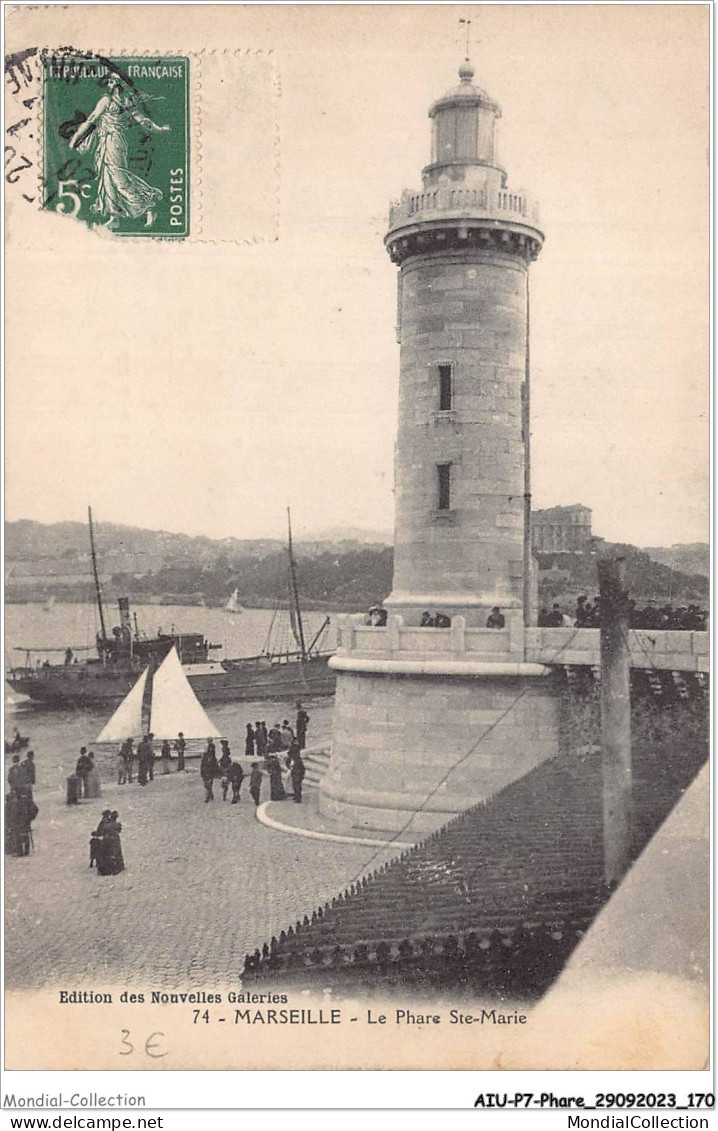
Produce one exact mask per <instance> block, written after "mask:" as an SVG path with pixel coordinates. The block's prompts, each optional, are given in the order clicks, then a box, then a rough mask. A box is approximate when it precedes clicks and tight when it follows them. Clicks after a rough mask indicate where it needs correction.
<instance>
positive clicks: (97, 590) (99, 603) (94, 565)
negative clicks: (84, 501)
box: [87, 507, 107, 644]
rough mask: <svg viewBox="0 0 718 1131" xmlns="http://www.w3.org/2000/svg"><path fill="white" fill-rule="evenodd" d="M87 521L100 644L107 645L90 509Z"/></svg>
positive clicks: (90, 509) (89, 509)
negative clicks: (98, 618) (100, 632)
mask: <svg viewBox="0 0 718 1131" xmlns="http://www.w3.org/2000/svg"><path fill="white" fill-rule="evenodd" d="M87 521H88V523H89V525H90V553H91V555H92V574H93V577H94V578H95V593H96V594H97V609H98V612H99V614H100V629H101V630H102V643H103V644H106V643H107V629H106V628H105V611H104V609H103V608H102V590H101V589H100V578H99V575H98V573H97V554H96V553H95V532H94V530H93V527H92V507H88V508H87Z"/></svg>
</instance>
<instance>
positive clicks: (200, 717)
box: [150, 648, 221, 741]
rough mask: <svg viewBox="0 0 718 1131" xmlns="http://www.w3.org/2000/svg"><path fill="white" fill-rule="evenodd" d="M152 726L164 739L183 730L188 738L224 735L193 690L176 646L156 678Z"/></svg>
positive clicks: (174, 735) (161, 666)
mask: <svg viewBox="0 0 718 1131" xmlns="http://www.w3.org/2000/svg"><path fill="white" fill-rule="evenodd" d="M150 730H151V731H152V733H153V735H154V737H155V739H159V740H160V741H163V740H164V739H165V738H167V739H173V738H176V737H177V735H178V733H179V731H182V733H183V734H184V736H185V738H186V739H188V740H189V739H192V738H220V737H221V731H219V730H217V727H216V726H215V725H214V723H213V722H212V721H211V720H210V718H209V717H208V715H207V714H206V712H205V710H204V707H203V706H202V705H201V703H200V702H199V700H198V698H197V696H196V695H195V693H194V691H193V690H192V686H191V684H190V682H189V680H188V679H187V676H186V675H185V673H184V671H183V670H182V665H181V663H180V660H179V656H178V655H177V649H176V648H172V650H171V651H170V652H168V653H167V655H166V656H165V658H164V660H163V661H162V663H161V664H160V666H159V668H158V669H157V671H156V672H155V675H154V679H153V680H152V707H151V712H150Z"/></svg>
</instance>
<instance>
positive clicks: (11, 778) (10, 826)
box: [5, 750, 39, 856]
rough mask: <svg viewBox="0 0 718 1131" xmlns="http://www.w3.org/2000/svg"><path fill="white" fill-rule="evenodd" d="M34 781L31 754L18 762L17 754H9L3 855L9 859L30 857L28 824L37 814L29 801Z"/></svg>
mask: <svg viewBox="0 0 718 1131" xmlns="http://www.w3.org/2000/svg"><path fill="white" fill-rule="evenodd" d="M36 780H37V776H36V770H35V753H34V751H32V750H28V752H27V754H26V755H25V758H24V759H23V761H22V762H21V761H20V755H19V754H13V758H12V762H11V764H10V769H9V770H8V775H7V784H8V788H9V792H8V793H7V794H6V795H5V852H6V853H7V854H8V855H9V856H29V855H30V850H31V848H32V822H33V821H34V820H35V818H36V817H37V814H38V812H39V809H38V807H37V805H36V804H35V799H34V797H33V789H34V787H35V782H36Z"/></svg>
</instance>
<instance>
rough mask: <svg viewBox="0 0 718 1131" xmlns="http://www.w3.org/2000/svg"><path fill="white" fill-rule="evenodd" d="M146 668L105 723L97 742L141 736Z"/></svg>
mask: <svg viewBox="0 0 718 1131" xmlns="http://www.w3.org/2000/svg"><path fill="white" fill-rule="evenodd" d="M148 670H149V669H148V668H145V670H144V671H143V673H142V675H141V676H140V678H139V679H138V680H137V683H136V684H135V685H134V687H132V688H131V689H130V690H129V691H128V692H127V695H125V698H124V699H123V700H122V702H121V703H120V705H119V707H118V708H117V710H116V711H115V713H114V715H112V717H111V718H110V719H109V720H108V721H107V722H106V723H105V725H104V727H103V728H102V730H101V731H100V733H99V734H98V736H97V739H96V741H97V742H98V743H99V742H124V740H125V739H126V738H134V739H138V738H140V737H141V735H142V700H143V699H144V695H145V684H146V683H147V672H148Z"/></svg>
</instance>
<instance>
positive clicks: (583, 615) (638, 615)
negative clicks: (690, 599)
mask: <svg viewBox="0 0 718 1131" xmlns="http://www.w3.org/2000/svg"><path fill="white" fill-rule="evenodd" d="M538 623H539V628H600V627H601V598H600V597H598V596H596V597H593V599H590V598H589V597H588V596H587V595H586V594H581V596H580V597H579V598H578V599H577V601H576V608H575V609H574V611H573V613H566V612H564V610H563V609H562V608H561V606H560V605H559V604H558V603H557V602H554V604H553V606H552V608H551V609H550V610H549V609H546V608H543V609H541V612H540V613H539V618H538ZM628 623H629V627H630V628H649V629H650V628H652V629H672V630H678V631H684V632H704V631H705V630H706V628H707V626H708V613H707V612H705V610H703V609H701V608H699V606H698V605H680V606H678V607H677V608H674V607H673V605H668V604H667V605H658V604H657V603H656V602H655V601H648V602H647V603H646V605H645V606H644V607H643V608H639V607H638V603H637V602H636V601H634V600H630V601H629V602H628Z"/></svg>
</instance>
